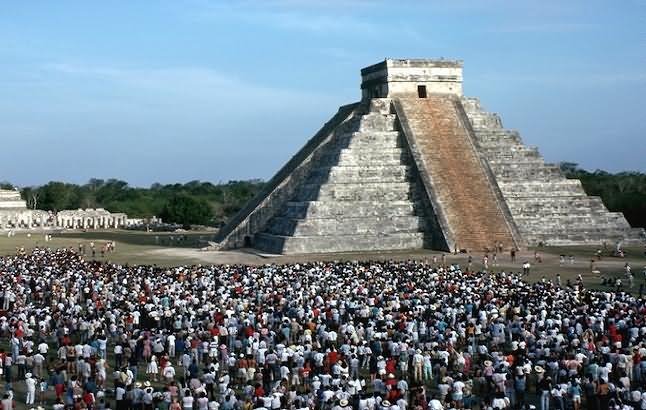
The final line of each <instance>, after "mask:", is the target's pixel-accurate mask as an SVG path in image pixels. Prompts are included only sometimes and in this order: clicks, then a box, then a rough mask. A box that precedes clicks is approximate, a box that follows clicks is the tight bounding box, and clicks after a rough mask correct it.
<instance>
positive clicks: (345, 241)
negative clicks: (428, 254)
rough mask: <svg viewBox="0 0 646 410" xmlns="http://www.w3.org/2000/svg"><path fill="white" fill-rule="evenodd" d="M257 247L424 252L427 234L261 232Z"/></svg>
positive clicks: (291, 250) (287, 250)
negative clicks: (416, 250) (282, 234)
mask: <svg viewBox="0 0 646 410" xmlns="http://www.w3.org/2000/svg"><path fill="white" fill-rule="evenodd" d="M253 245H254V247H255V248H258V249H260V250H264V251H265V252H271V253H277V254H306V253H336V252H372V251H375V250H377V249H378V250H381V251H395V250H411V249H421V248H423V247H424V234H423V233H421V232H415V233H397V234H389V235H382V236H375V235H335V236H310V237H308V236H299V237H293V236H281V235H272V234H268V233H259V234H256V235H255V237H254V243H253Z"/></svg>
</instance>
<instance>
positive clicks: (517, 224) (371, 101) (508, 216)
mask: <svg viewBox="0 0 646 410" xmlns="http://www.w3.org/2000/svg"><path fill="white" fill-rule="evenodd" d="M361 77H362V82H361V91H362V99H361V101H360V102H357V103H354V104H349V105H345V106H342V107H340V108H339V110H338V112H337V113H336V115H334V116H333V117H332V118H331V119H330V120H329V121H328V122H327V123H326V124H325V125H324V126H323V127H322V128H321V129H320V130H319V131H318V133H316V135H314V137H312V139H310V140H309V141H308V142H307V143H306V144H305V146H304V147H303V148H302V149H301V150H300V151H298V152H297V153H296V155H294V157H292V158H291V160H290V161H288V162H287V164H286V165H285V166H283V168H281V169H280V170H279V171H278V173H277V174H276V175H275V176H274V177H273V178H272V179H271V180H270V181H269V182H268V183H267V184H266V187H265V189H264V191H263V192H261V193H260V194H259V195H258V196H257V197H256V198H254V199H252V200H251V201H250V202H249V203H248V204H247V206H246V207H244V208H243V209H242V210H241V211H240V212H239V213H238V214H237V215H236V216H234V217H233V218H232V220H231V221H230V222H229V223H228V225H227V226H225V227H224V228H223V229H222V230H221V232H220V234H219V238H218V244H217V248H218V249H231V248H238V247H249V246H251V247H255V248H257V249H260V250H262V251H266V252H270V253H285V254H291V253H317V252H345V251H376V250H402V249H417V248H434V249H443V250H451V251H452V250H455V249H467V250H470V251H474V250H476V251H480V250H484V249H487V248H488V249H491V248H492V247H493V246H496V245H499V244H502V245H503V246H504V247H505V249H510V248H511V247H517V248H524V247H526V246H528V245H537V244H546V245H580V244H600V243H602V242H609V243H612V242H615V241H618V240H622V241H624V243H630V242H640V241H641V240H642V238H643V230H642V229H633V228H631V227H630V225H629V224H628V222H627V221H626V219H625V218H624V216H623V214H621V213H618V212H609V211H608V210H607V209H606V207H605V206H604V204H603V203H602V201H601V199H600V198H599V197H593V196H588V195H587V194H586V193H585V191H584V190H583V187H582V185H581V182H580V181H578V180H575V179H566V178H565V177H564V176H563V175H562V174H561V172H560V170H559V167H558V166H557V165H552V164H546V163H545V161H544V160H543V158H542V157H541V155H540V154H539V152H538V150H537V149H536V148H534V147H528V146H526V145H524V144H523V142H522V140H521V138H520V135H519V134H518V132H517V131H514V130H510V129H506V128H504V127H503V125H502V121H501V119H500V117H499V116H498V115H497V114H494V113H490V112H487V111H486V110H485V109H484V108H483V107H482V106H481V105H480V102H479V100H478V99H477V98H471V97H465V96H464V95H463V94H462V62H461V61H448V60H425V59H424V60H398V59H386V60H385V61H382V62H380V63H377V64H375V65H372V66H369V67H366V68H364V69H363V70H361Z"/></svg>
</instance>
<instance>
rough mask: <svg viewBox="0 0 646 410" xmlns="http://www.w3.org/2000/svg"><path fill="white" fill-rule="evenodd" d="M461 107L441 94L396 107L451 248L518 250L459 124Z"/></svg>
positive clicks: (490, 181)
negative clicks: (513, 247) (512, 248)
mask: <svg viewBox="0 0 646 410" xmlns="http://www.w3.org/2000/svg"><path fill="white" fill-rule="evenodd" d="M459 104H460V103H459V101H458V100H457V99H456V98H455V97H453V96H451V95H443V94H432V95H429V96H428V98H400V99H397V100H396V102H395V106H396V108H397V113H398V115H399V117H400V121H401V122H402V128H403V129H404V132H405V133H406V134H407V135H406V136H407V138H408V139H409V143H410V145H411V146H412V147H413V152H414V154H415V153H416V154H417V157H416V161H417V162H418V169H420V170H421V172H423V173H424V174H425V178H426V180H425V184H427V185H428V191H430V192H429V195H430V196H432V197H433V198H432V199H433V202H434V204H435V208H436V209H435V211H436V213H437V214H438V220H439V223H440V225H443V226H442V228H443V231H444V233H445V236H446V238H447V243H448V244H449V246H450V247H451V249H453V248H460V249H464V248H466V249H469V250H477V251H480V250H483V249H486V248H492V247H494V246H495V245H496V244H499V243H502V244H503V246H504V247H506V248H510V247H512V246H517V243H516V240H515V239H514V233H513V227H512V226H510V221H509V220H507V218H506V216H505V209H504V206H505V205H504V203H502V198H499V197H498V196H497V193H496V189H497V188H496V187H495V186H494V184H495V182H494V181H493V178H492V177H491V178H490V177H489V176H488V174H487V169H486V168H485V165H486V164H484V163H483V161H481V159H480V155H479V154H478V152H477V150H476V147H475V145H474V144H473V141H472V136H471V135H470V128H468V127H467V126H466V124H464V123H463V121H466V120H463V118H462V117H461V113H460V111H459ZM400 111H401V112H400Z"/></svg>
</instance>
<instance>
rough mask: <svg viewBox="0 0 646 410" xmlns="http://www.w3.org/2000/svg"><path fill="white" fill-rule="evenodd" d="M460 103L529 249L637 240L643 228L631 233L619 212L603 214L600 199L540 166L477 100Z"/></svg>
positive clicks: (540, 161)
mask: <svg viewBox="0 0 646 410" xmlns="http://www.w3.org/2000/svg"><path fill="white" fill-rule="evenodd" d="M462 105H463V107H464V108H465V111H466V114H467V116H468V118H469V121H470V122H471V125H472V128H473V130H474V134H475V136H476V138H475V140H476V143H477V146H478V149H479V151H480V152H481V153H482V154H483V155H484V157H485V158H486V159H487V161H488V163H489V166H490V168H491V169H492V171H493V172H494V174H495V177H496V181H497V185H498V187H499V188H500V191H501V192H502V194H503V196H504V198H505V201H506V203H507V205H508V207H509V210H510V212H511V213H512V216H513V219H514V221H515V223H516V226H517V227H518V229H519V231H520V232H521V234H522V235H523V237H524V238H525V240H526V241H527V242H528V243H529V244H530V245H537V244H540V243H542V244H546V245H582V244H600V243H602V242H608V243H612V242H614V241H619V240H624V241H627V242H641V240H642V234H643V230H640V229H632V228H631V227H630V225H629V224H628V222H627V221H626V219H625V218H624V217H623V215H622V214H621V213H615V212H609V211H608V210H607V209H606V207H605V206H604V205H603V202H602V201H601V199H600V198H598V197H590V196H588V195H587V194H586V193H585V191H584V189H583V186H582V185H581V182H580V181H578V180H573V179H567V178H565V176H563V174H562V173H561V171H560V170H559V167H558V166H556V165H553V164H546V163H545V161H544V160H543V158H542V156H541V155H540V153H539V152H538V149H537V148H535V147H528V146H526V145H524V144H523V142H522V139H521V138H520V135H519V133H518V132H517V131H514V130H508V129H505V128H503V125H502V121H501V119H500V117H499V116H498V115H497V114H494V113H490V112H487V111H485V110H484V109H482V107H481V106H480V102H479V100H478V99H476V98H463V99H462Z"/></svg>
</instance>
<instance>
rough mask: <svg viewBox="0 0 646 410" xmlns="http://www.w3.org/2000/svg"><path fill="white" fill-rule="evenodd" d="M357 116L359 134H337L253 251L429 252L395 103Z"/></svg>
mask: <svg viewBox="0 0 646 410" xmlns="http://www.w3.org/2000/svg"><path fill="white" fill-rule="evenodd" d="M355 115H356V117H357V118H356V121H355V124H357V126H356V129H347V130H345V131H344V132H337V133H335V135H336V136H335V138H334V139H333V140H332V141H331V142H330V144H329V145H328V147H326V149H325V152H324V153H322V155H321V162H319V163H318V164H317V165H316V166H314V167H312V168H311V169H310V171H309V173H308V176H307V177H306V178H305V180H304V182H303V183H302V185H301V186H300V187H299V188H298V189H297V190H296V191H295V192H294V195H293V196H292V198H291V199H290V201H289V202H288V204H287V206H286V207H285V209H284V210H283V211H281V212H280V213H278V214H277V215H276V216H275V217H273V218H272V219H271V220H270V221H269V222H268V223H267V226H266V227H265V228H264V229H263V230H262V232H261V233H258V234H256V235H255V236H254V240H253V246H255V247H256V248H259V249H261V250H264V251H267V252H275V253H312V252H343V251H353V250H354V251H373V250H377V249H378V250H401V249H411V248H421V247H423V245H424V237H425V235H424V231H425V230H427V223H426V221H425V219H424V217H423V213H422V210H423V207H421V206H419V202H418V201H417V200H416V198H417V197H418V188H417V186H416V182H415V181H416V180H415V174H414V172H413V170H412V169H411V167H410V165H409V164H410V156H409V155H407V153H406V151H405V149H404V148H405V147H403V143H404V141H403V138H402V135H401V133H400V132H399V131H398V130H397V118H396V115H395V114H393V113H392V109H391V102H390V100H388V99H373V100H371V101H369V102H366V103H364V104H362V106H361V107H360V108H358V109H357V112H356V114H355Z"/></svg>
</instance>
